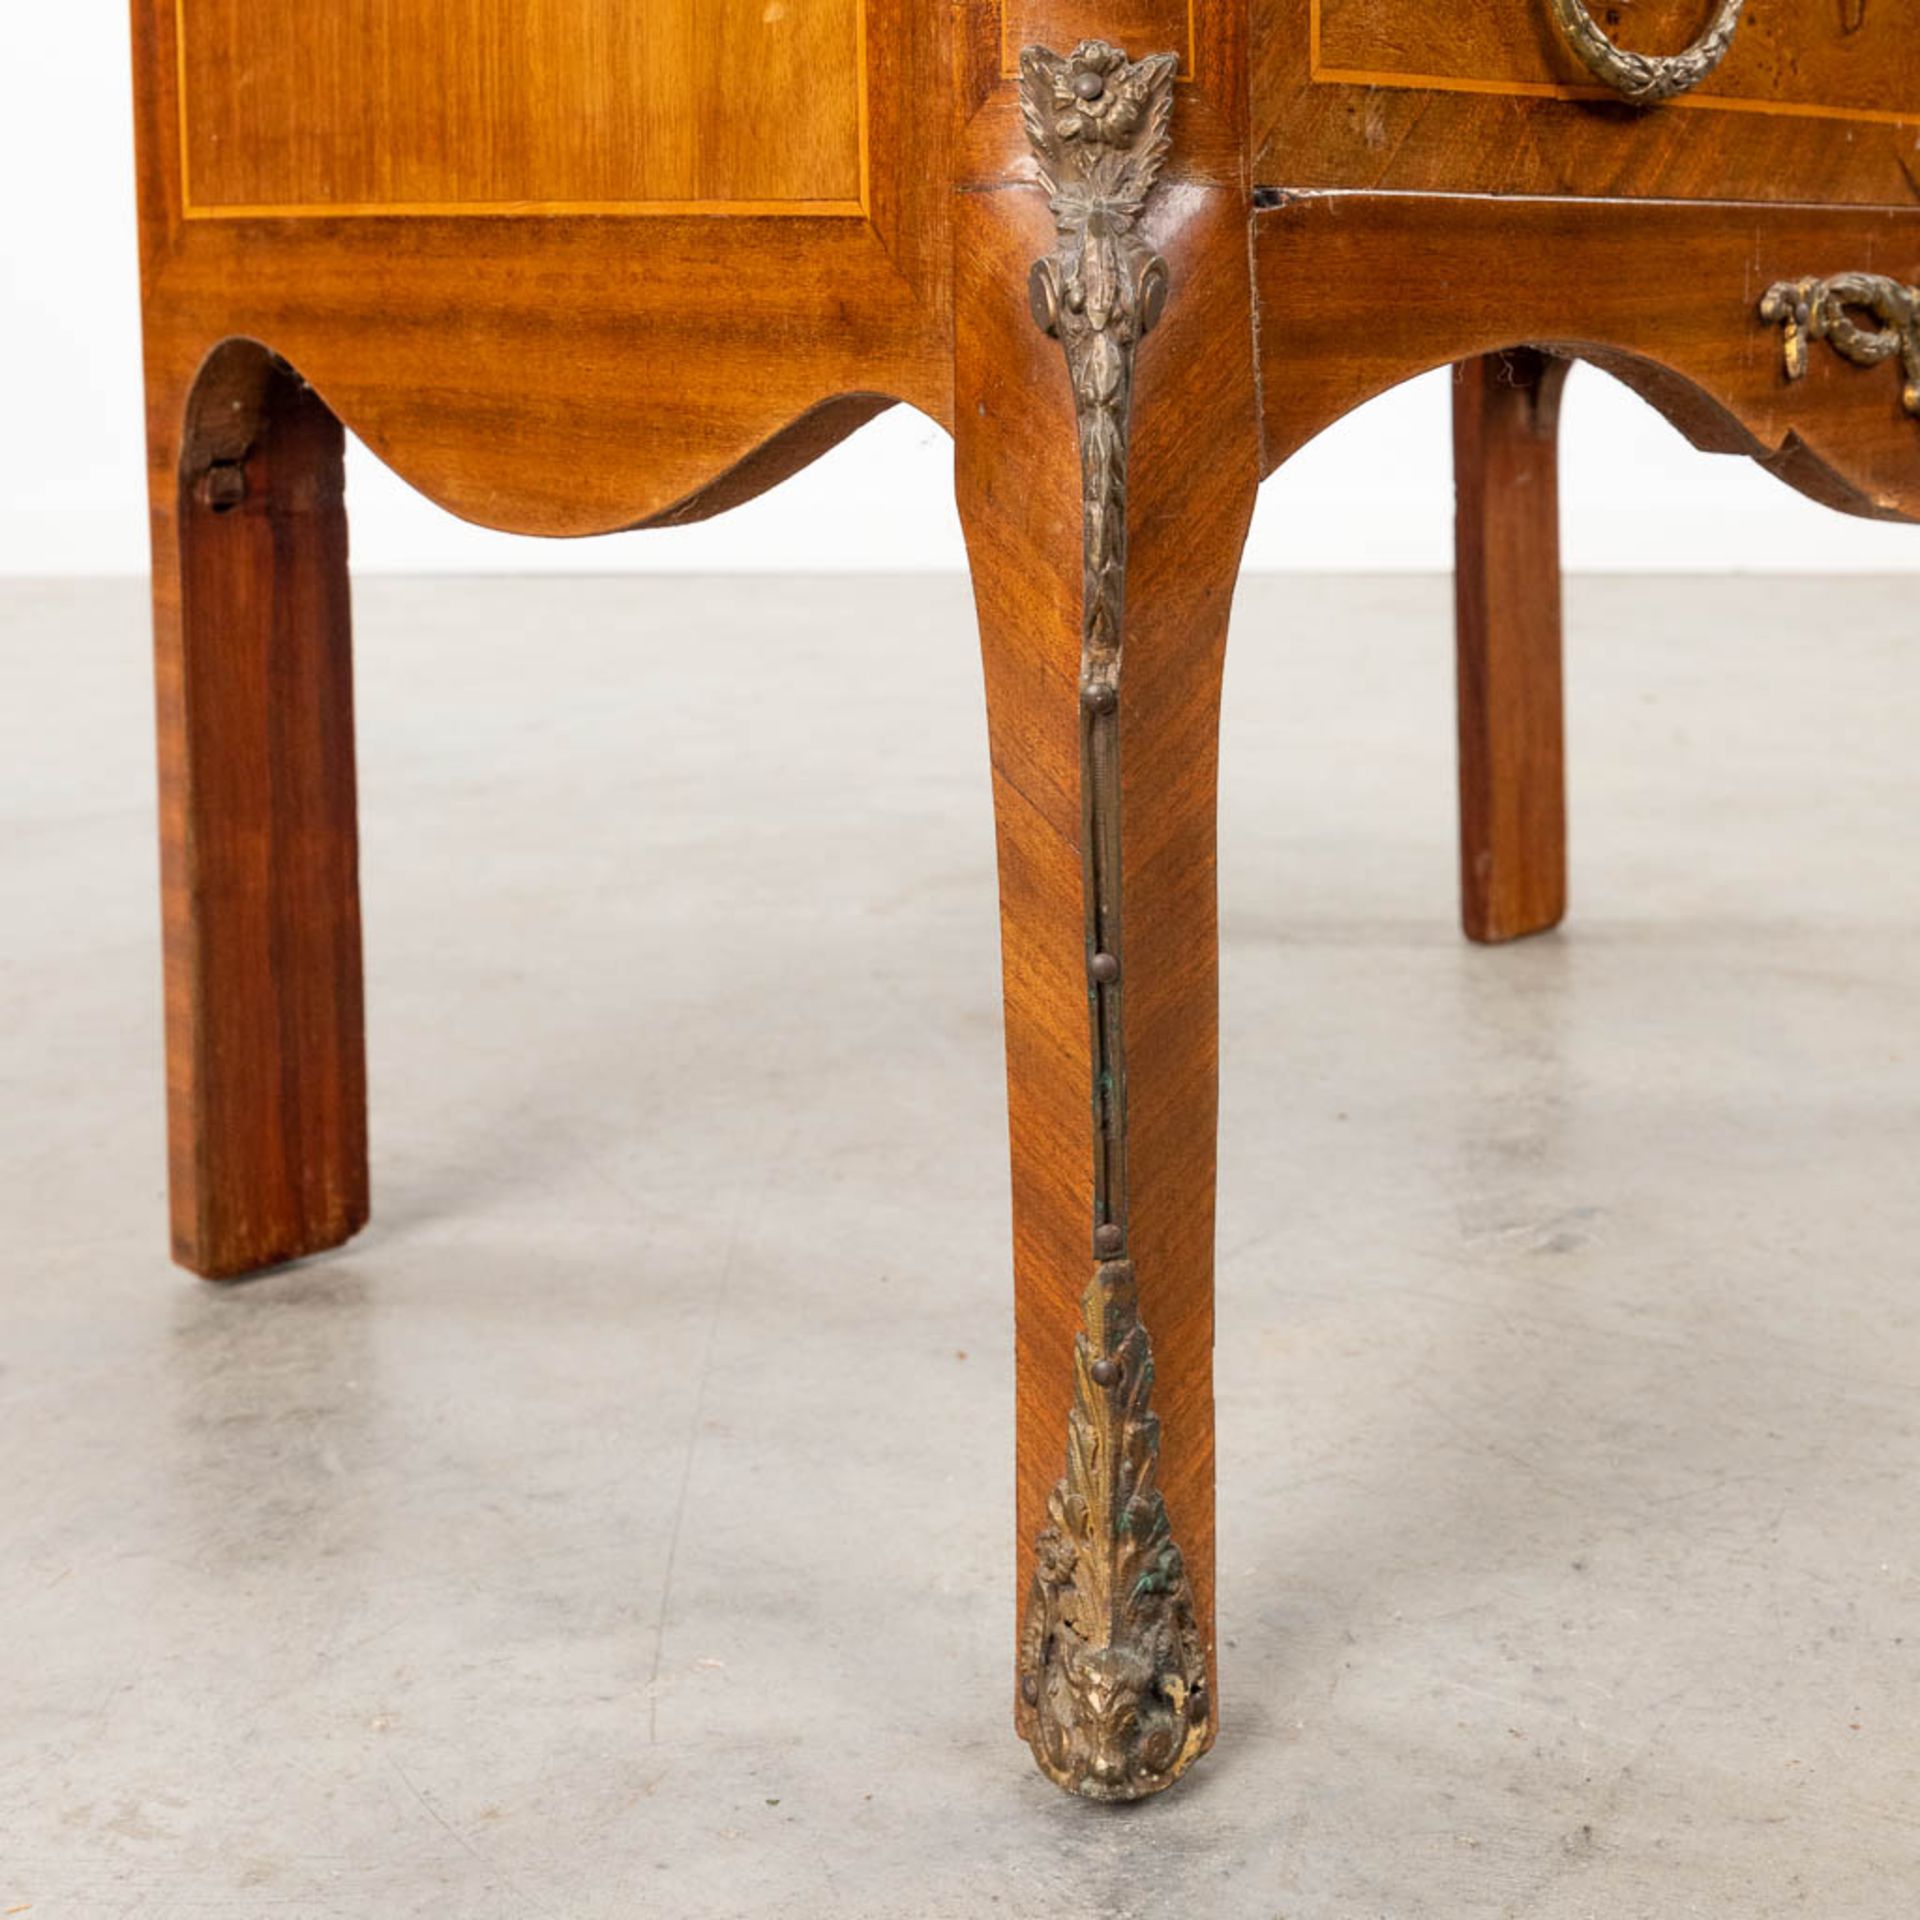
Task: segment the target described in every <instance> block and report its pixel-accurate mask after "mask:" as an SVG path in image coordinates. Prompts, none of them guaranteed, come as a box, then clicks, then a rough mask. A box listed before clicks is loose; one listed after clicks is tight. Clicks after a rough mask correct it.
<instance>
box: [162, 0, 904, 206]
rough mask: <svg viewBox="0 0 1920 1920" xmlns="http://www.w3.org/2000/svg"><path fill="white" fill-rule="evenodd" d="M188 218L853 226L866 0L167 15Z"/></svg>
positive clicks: (479, 1) (190, 4) (584, 1)
mask: <svg viewBox="0 0 1920 1920" xmlns="http://www.w3.org/2000/svg"><path fill="white" fill-rule="evenodd" d="M175 11H176V34H177V44H178V53H179V61H178V85H179V91H180V124H181V151H182V170H183V174H184V180H183V199H184V203H185V210H186V213H187V214H188V216H189V217H190V218H202V219H204V218H237V217H247V216H262V217H275V218H285V217H300V216H308V217H314V216H323V215H324V216H333V217H338V216H342V215H354V214H402V213H405V214H434V213H438V214H486V213H493V214H509V213H523V212H537V213H582V212H617V213H633V214H650V213H666V214H687V213H714V214H811V215H822V214H825V215H847V216H858V215H861V214H863V213H864V212H865V210H866V202H867V193H866V171H867V156H866V151H865V148H866V140H865V122H866V98H865V95H866V83H867V75H866V21H865V0H517V4H516V0H412V4H410V5H409V6H408V7H407V8H405V9H396V8H393V7H391V6H388V5H385V4H383V3H382V0H308V4H307V5H306V6H305V8H304V9H303V24H302V28H301V31H300V32H299V33H292V32H289V31H287V30H286V27H285V23H284V22H283V21H281V20H280V19H279V18H278V16H277V15H275V14H274V13H272V12H271V11H269V10H266V9H262V8H260V7H258V6H257V5H254V4H252V0H175Z"/></svg>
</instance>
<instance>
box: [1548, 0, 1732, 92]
mask: <svg viewBox="0 0 1920 1920" xmlns="http://www.w3.org/2000/svg"><path fill="white" fill-rule="evenodd" d="M1547 4H1548V6H1549V7H1551V8H1552V9H1553V21H1554V25H1555V26H1557V27H1558V28H1559V29H1560V31H1561V32H1562V33H1563V34H1564V35H1565V36H1566V38H1567V41H1568V44H1569V45H1570V46H1571V47H1572V48H1573V50H1574V52H1575V53H1577V54H1578V55H1579V56H1580V58H1581V59H1582V60H1584V61H1585V62H1586V64H1587V66H1588V67H1589V68H1590V69H1591V70H1592V71H1593V72H1594V73H1595V74H1596V75H1597V76H1598V77H1599V78H1600V79H1602V80H1604V81H1605V82H1606V83H1607V85H1608V86H1610V87H1611V88H1613V90H1614V91H1615V92H1616V93H1617V94H1619V95H1620V96H1621V97H1622V98H1623V99H1626V100H1630V101H1632V103H1633V104H1634V105H1635V106H1636V107H1652V106H1658V105H1659V103H1660V102H1661V101H1662V100H1671V99H1672V98H1673V97H1674V95H1675V94H1679V93H1686V92H1689V91H1690V90H1691V89H1692V88H1694V87H1697V86H1698V85H1699V84H1700V82H1701V81H1702V80H1704V79H1705V78H1706V77H1707V75H1708V74H1710V73H1711V72H1712V71H1713V70H1714V68H1715V67H1717V66H1718V65H1719V64H1720V62H1721V61H1722V60H1724V59H1725V58H1726V57H1727V49H1728V48H1729V47H1730V46H1732V45H1733V35H1734V29H1735V28H1736V27H1738V26H1739V24H1740V14H1741V10H1742V9H1743V8H1744V7H1745V6H1746V4H1747V0H1718V5H1717V6H1716V8H1715V10H1714V16H1713V23H1712V25H1710V26H1709V27H1708V28H1707V30H1706V32H1705V33H1703V34H1702V35H1701V36H1700V38H1699V39H1698V40H1696V41H1695V42H1694V43H1693V45H1692V46H1690V47H1689V48H1688V49H1687V50H1686V52H1685V53H1675V54H1669V55H1667V56H1666V57H1665V58H1661V57H1658V56H1656V55H1653V54H1647V53H1629V52H1628V51H1627V50H1626V49H1625V48H1624V47H1616V46H1615V45H1614V44H1613V42H1612V41H1611V40H1609V39H1608V38H1607V36H1606V33H1605V32H1604V31H1603V30H1602V28H1601V26H1600V24H1599V22H1598V21H1596V20H1595V19H1594V17H1593V15H1592V14H1590V13H1589V12H1588V11H1587V9H1586V5H1585V0H1547Z"/></svg>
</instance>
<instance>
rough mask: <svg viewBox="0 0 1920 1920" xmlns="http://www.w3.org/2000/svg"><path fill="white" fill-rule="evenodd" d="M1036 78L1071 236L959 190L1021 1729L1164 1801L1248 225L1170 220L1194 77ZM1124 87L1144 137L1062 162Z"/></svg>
mask: <svg viewBox="0 0 1920 1920" xmlns="http://www.w3.org/2000/svg"><path fill="white" fill-rule="evenodd" d="M1023 68H1024V72H1023V93H1024V94H1025V96H1026V99H1027V101H1028V104H1029V108H1030V112H1029V116H1028V124H1029V128H1030V131H1031V132H1032V135H1033V137H1034V142H1035V146H1036V149H1037V151H1038V152H1039V155H1040V159H1041V162H1042V165H1043V167H1044V169H1045V170H1046V172H1047V174H1048V176H1049V179H1048V191H1049V195H1050V196H1051V200H1052V211H1051V212H1050V210H1049V202H1048V197H1047V196H1043V195H1041V194H1036V193H1032V192H1004V191H1003V192H993V193H981V194H969V195H963V196H962V201H961V205H960V208H959V213H958V232H957V235H956V247H957V251H956V266H957V274H958V280H959V289H958V308H959V321H958V330H959V340H958V354H959V364H958V369H957V390H956V397H955V415H956V421H957V426H956V433H957V439H958V484H959V491H960V500H961V508H962V515H963V519H964V521H965V524H966V530H967V539H968V546H969V552H970V556H971V559H972V565H973V575H974V588H975V594H976V599H977V602H978V609H979V615H980V624H981V634H982V642H983V648H984V657H985V667H986V678H987V693H988V714H989V727H990V733H991V741H992V750H993V769H994V791H995V800H996V809H997V819H998V829H999V844H1000V885H1001V914H1002V936H1003V957H1004V966H1005V986H1006V1023H1007V1057H1008V1084H1009V1100H1010V1110H1011V1136H1012V1148H1013V1199H1014V1260H1015V1329H1016V1344H1017V1365H1018V1436H1017V1449H1018V1466H1017V1474H1018V1489H1019V1499H1018V1507H1019V1551H1020V1564H1021V1621H1022V1624H1021V1633H1020V1642H1019V1648H1018V1669H1017V1691H1016V1703H1015V1717H1016V1722H1017V1724H1018V1726H1019V1729H1020V1731H1021V1733H1022V1734H1023V1735H1024V1736H1025V1737H1026V1739H1027V1740H1028V1741H1029V1743H1030V1744H1031V1746H1032V1747H1033V1750H1034V1754H1035V1756H1036V1758H1037V1759H1038V1761H1039V1763H1040V1765H1041V1767H1042V1769H1043V1770H1044V1771H1045V1772H1046V1773H1047V1774H1048V1776H1049V1777H1050V1778H1052V1779H1053V1780H1055V1781H1056V1782H1057V1783H1059V1784H1060V1785H1061V1786H1063V1787H1066V1788H1068V1789H1069V1790H1071V1791H1074V1792H1077V1793H1081V1794H1084V1795H1087V1796H1088V1797H1091V1798H1094V1799H1102V1800H1131V1799H1138V1798H1140V1797H1142V1796H1143V1795H1146V1794H1149V1793H1153V1792H1156V1791H1158V1790H1159V1789H1161V1788H1163V1787H1165V1786H1167V1785H1169V1784H1170V1783H1171V1782H1172V1781H1173V1780H1174V1779H1176V1778H1177V1777H1178V1776H1179V1775H1180V1774H1181V1773H1182V1772H1183V1771H1184V1770H1185V1769H1186V1767H1187V1766H1188V1765H1190V1764H1191V1762H1192V1761H1193V1760H1194V1759H1195V1758H1196V1757H1197V1756H1198V1755H1199V1754H1200V1753H1202V1752H1203V1751H1205V1749H1206V1747H1207V1746H1208V1745H1209V1744H1211V1742H1212V1739H1213V1737H1214V1733H1215V1730H1216V1727H1217V1712H1218V1709H1217V1689H1216V1686H1215V1683H1214V1674H1213V1584H1214V1579H1213V1576H1214V1542H1213V1371H1212V1347H1213V1203H1214V1142H1215V1119H1216V1068H1217V1059H1216V1043H1217V999H1218V964H1217V963H1218V954H1217V927H1216V908H1215V865H1214V831H1215V823H1214V812H1215V792H1216V776H1217V758H1218V753H1217V738H1218V723H1219V703H1220V681H1221V669H1222V664H1223V660H1224V652H1225V641H1226V627H1227V614H1228V607H1229V603H1230V601H1231V598H1232V592H1233V585H1234V580H1235V577H1236V575H1237V572H1238V567H1239V557H1240V549H1241V544H1242V541H1243V539H1244V536H1245V532H1246V526H1247V521H1248V518H1249V515H1250V513H1251V510H1252V503H1253V495H1254V490H1255V486H1256V484H1257V477H1258V435H1257V427H1256V412H1255V405H1254V393H1253V380H1252V327H1251V310H1250V293H1249V288H1248V277H1247V250H1246V233H1245V225H1244V220H1245V207H1244V201H1237V202H1236V201H1235V199H1234V197H1233V196H1231V195H1228V194H1224V193H1223V194H1218V195H1215V194H1212V193H1209V192H1204V191H1199V190H1195V189H1193V188H1191V187H1189V188H1187V189H1186V190H1185V191H1184V193H1183V195H1182V197H1181V200H1180V202H1179V207H1178V214H1177V217H1171V216H1172V212H1173V210H1172V209H1169V210H1168V211H1169V215H1170V217H1168V218H1167V219H1165V220H1164V221H1159V220H1156V218H1155V215H1156V213H1157V212H1159V211H1160V208H1159V206H1158V204H1157V203H1150V202H1149V200H1148V195H1149V192H1150V190H1151V188H1152V185H1153V180H1154V176H1155V174H1156V172H1157V170H1158V167H1159V163H1160V159H1161V157H1162V154H1163V153H1164V150H1165V139H1166V133H1167V115H1168V112H1169V110H1170V106H1171V99H1172V81H1173V70H1174V62H1173V60H1172V58H1171V57H1170V56H1169V57H1162V58H1149V59H1146V60H1143V61H1141V62H1139V63H1137V64H1129V63H1127V62H1126V61H1124V60H1123V59H1122V57H1121V56H1120V55H1119V54H1117V53H1115V52H1114V51H1113V50H1112V49H1110V48H1103V47H1100V46H1098V45H1097V44H1096V45H1091V46H1086V47H1082V48H1080V49H1077V50H1076V52H1075V53H1074V54H1073V55H1072V56H1070V57H1068V58H1066V59H1057V58H1055V57H1054V56H1052V55H1039V54H1031V53H1030V54H1029V55H1027V56H1026V58H1025V60H1024V62H1023ZM1115 94H1119V95H1121V97H1123V98H1124V99H1127V100H1129V101H1130V102H1131V103H1132V104H1133V105H1134V106H1136V107H1137V111H1129V112H1128V113H1126V114H1125V115H1118V114H1116V115H1114V116H1113V117H1112V118H1111V119H1108V120H1106V121H1104V122H1103V127H1102V128H1093V129H1091V130H1088V131H1087V132H1086V137H1085V138H1084V139H1081V140H1077V141H1066V140H1063V139H1062V138H1061V137H1060V136H1059V133H1058V122H1059V120H1060V118H1061V117H1063V116H1066V115H1070V114H1072V113H1073V112H1075V111H1076V109H1075V108H1074V105H1073V103H1074V102H1075V101H1076V100H1078V101H1082V102H1086V101H1089V100H1092V101H1098V100H1099V99H1101V98H1108V97H1111V96H1113V95H1115ZM1103 129H1104V130H1103ZM1096 165H1098V166H1099V168H1100V176H1099V180H1098V181H1097V182H1096V180H1095V177H1094V169H1095V167H1096ZM1143 205H1144V207H1145V212H1144V217H1139V218H1138V224H1137V225H1136V217H1137V216H1141V214H1142V207H1143ZM1149 334H1151V338H1148V337H1147V336H1148V335H1149Z"/></svg>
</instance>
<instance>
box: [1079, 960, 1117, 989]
mask: <svg viewBox="0 0 1920 1920" xmlns="http://www.w3.org/2000/svg"><path fill="white" fill-rule="evenodd" d="M1087 971H1088V972H1089V973H1090V974H1091V975H1092V976H1093V977H1094V979H1095V980H1096V981H1098V982H1099V984H1100V985H1101V986H1103V987H1110V986H1112V985H1113V983H1114V982H1115V981H1116V980H1118V979H1119V978H1120V961H1119V959H1118V957H1117V956H1116V955H1114V954H1111V953H1096V954H1095V955H1094V956H1093V958H1092V959H1091V960H1090V961H1089V962H1088V963H1087Z"/></svg>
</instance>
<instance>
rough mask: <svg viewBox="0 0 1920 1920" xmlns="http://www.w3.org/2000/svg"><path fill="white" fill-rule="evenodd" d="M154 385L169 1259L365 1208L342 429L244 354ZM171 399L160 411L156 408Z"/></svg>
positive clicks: (287, 381) (278, 1241) (304, 1241)
mask: <svg viewBox="0 0 1920 1920" xmlns="http://www.w3.org/2000/svg"><path fill="white" fill-rule="evenodd" d="M181 412H182V409H181V408H180V407H179V406H178V405H177V403H168V402H167V401H165V400H164V399H163V398H162V397H161V396H158V395H156V399H155V415H156V420H157V423H158V424H157V425H156V427H155V430H154V433H153V436H152V457H153V471H152V503H153V561H154V568H153V573H154V620H155V642H156V654H155V659H156V669H157V684H158V694H159V730H160V825H161V872H162V894H163V907H164V927H165V943H166V1013H167V1102H168V1149H169V1153H168V1159H169V1173H170V1183H171V1190H172V1219H173V1250H174V1257H175V1258H176V1259H177V1260H179V1261H180V1263H181V1264H182V1265H183V1266H186V1267H190V1268H191V1269H192V1270H193V1271H194V1272H196V1273H199V1274H204V1275H206V1276H207V1277H208V1278H224V1277H230V1276H233V1275H237V1274H243V1273H247V1272H251V1271H253V1270H254V1269H256V1268H260V1267H266V1266H272V1265H275V1264H277V1263H279V1262H281V1261H286V1260H292V1259H296V1258H298V1257H299V1256H301V1255H303V1254H310V1253H317V1252H319V1251H321V1250H322V1249H323V1248H327V1247H333V1246H338V1245H339V1244H340V1243H341V1242H342V1241H344V1240H346V1239H348V1238H349V1237H350V1236H351V1235H352V1234H353V1233H354V1232H355V1231H357V1230H358V1229H359V1228H360V1227H361V1226H363V1225H364V1224H365V1223H366V1219H367V1134H366V1068H365V1059H364V1041H363V1036H362V1011H361V978H360V900H359V877H358V858H357V841H356V828H355V817H354V806H355V791H354V744H353V690H352V667H351V656H350V624H349V616H348V604H347V528H346V511H345V506H344V502H343V496H342V486H341V461H342V436H341V430H340V427H339V425H338V423H337V422H336V421H335V420H334V418H333V416H332V415H331V414H330V413H329V412H328V411H327V409H326V408H325V407H324V406H323V405H322V404H321V403H320V401H319V399H318V398H317V397H316V396H315V395H314V394H313V393H312V392H311V391H310V390H309V389H308V388H307V387H306V386H304V385H303V384H302V383H301V382H300V381H299V380H298V379H297V378H296V377H295V376H294V375H293V374H292V373H291V372H289V371H288V370H287V369H286V368H285V367H284V366H282V365H281V364H280V363H278V362H276V361H274V360H272V359H270V358H269V357H268V356H267V355H266V354H265V353H263V352H262V351H261V350H260V349H259V348H257V347H254V346H251V345H248V344H244V343H234V344H230V345H228V346H226V347H223V348H221V349H220V350H219V351H218V352H216V353H215V354H214V355H213V356H212V358H211V359H210V360H209V361H208V362H207V364H206V366H205V368H204V369H203V370H202V372H201V373H200V375H199V377H198V379H197V381H196V383H195V384H194V386H193V389H192V393H191V397H190V398H189V399H188V401H187V403H186V406H185V408H184V420H183V421H181V423H180V425H179V426H177V427H176V426H175V425H174V421H175V420H178V419H179V418H180V415H181ZM169 416H171V417H169Z"/></svg>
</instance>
